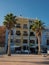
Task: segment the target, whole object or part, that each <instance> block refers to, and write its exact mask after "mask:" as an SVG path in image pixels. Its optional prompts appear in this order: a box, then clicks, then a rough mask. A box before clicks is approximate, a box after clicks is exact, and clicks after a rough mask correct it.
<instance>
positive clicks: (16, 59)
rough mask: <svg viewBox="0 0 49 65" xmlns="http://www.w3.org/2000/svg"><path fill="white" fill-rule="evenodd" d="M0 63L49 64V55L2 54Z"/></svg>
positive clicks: (11, 64)
mask: <svg viewBox="0 0 49 65" xmlns="http://www.w3.org/2000/svg"><path fill="white" fill-rule="evenodd" d="M0 65H49V56H47V57H43V56H41V55H27V54H26V55H23V54H20V55H19V54H16V55H11V56H7V55H0Z"/></svg>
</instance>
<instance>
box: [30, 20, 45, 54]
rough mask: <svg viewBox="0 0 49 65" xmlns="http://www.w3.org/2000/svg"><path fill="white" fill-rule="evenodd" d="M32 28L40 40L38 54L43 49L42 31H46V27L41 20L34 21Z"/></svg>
mask: <svg viewBox="0 0 49 65" xmlns="http://www.w3.org/2000/svg"><path fill="white" fill-rule="evenodd" d="M30 28H31V29H32V30H33V31H34V32H35V35H36V37H37V39H38V54H40V53H41V48H40V44H41V34H42V30H44V29H45V25H44V23H43V22H42V21H41V20H37V19H36V20H34V22H33V24H32V25H31V26H30Z"/></svg>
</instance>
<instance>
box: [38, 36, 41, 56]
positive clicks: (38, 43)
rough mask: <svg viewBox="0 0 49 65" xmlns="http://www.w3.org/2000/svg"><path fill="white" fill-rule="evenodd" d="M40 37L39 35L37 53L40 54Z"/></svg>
mask: <svg viewBox="0 0 49 65" xmlns="http://www.w3.org/2000/svg"><path fill="white" fill-rule="evenodd" d="M40 43H41V39H40V36H38V54H39V55H40V54H41V48H40Z"/></svg>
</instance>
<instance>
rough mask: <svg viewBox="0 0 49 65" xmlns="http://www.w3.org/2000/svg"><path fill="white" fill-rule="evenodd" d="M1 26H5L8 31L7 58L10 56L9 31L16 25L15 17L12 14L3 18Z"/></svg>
mask: <svg viewBox="0 0 49 65" xmlns="http://www.w3.org/2000/svg"><path fill="white" fill-rule="evenodd" d="M3 24H4V25H5V26H6V28H7V29H8V30H9V34H8V37H9V38H8V56H11V51H10V41H11V29H12V28H13V27H14V26H15V24H16V16H14V15H13V14H12V13H10V14H7V15H6V16H5V18H4V22H3Z"/></svg>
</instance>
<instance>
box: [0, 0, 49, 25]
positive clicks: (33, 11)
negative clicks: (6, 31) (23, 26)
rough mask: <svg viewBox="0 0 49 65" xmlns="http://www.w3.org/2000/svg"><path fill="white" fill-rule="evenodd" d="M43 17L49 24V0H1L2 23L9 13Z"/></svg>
mask: <svg viewBox="0 0 49 65" xmlns="http://www.w3.org/2000/svg"><path fill="white" fill-rule="evenodd" d="M11 12H12V13H13V14H14V15H16V16H20V14H21V15H22V17H25V18H26V17H27V18H38V19H41V20H42V21H43V22H44V23H45V24H46V26H49V0H0V25H3V21H4V16H5V15H6V14H7V13H11Z"/></svg>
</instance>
